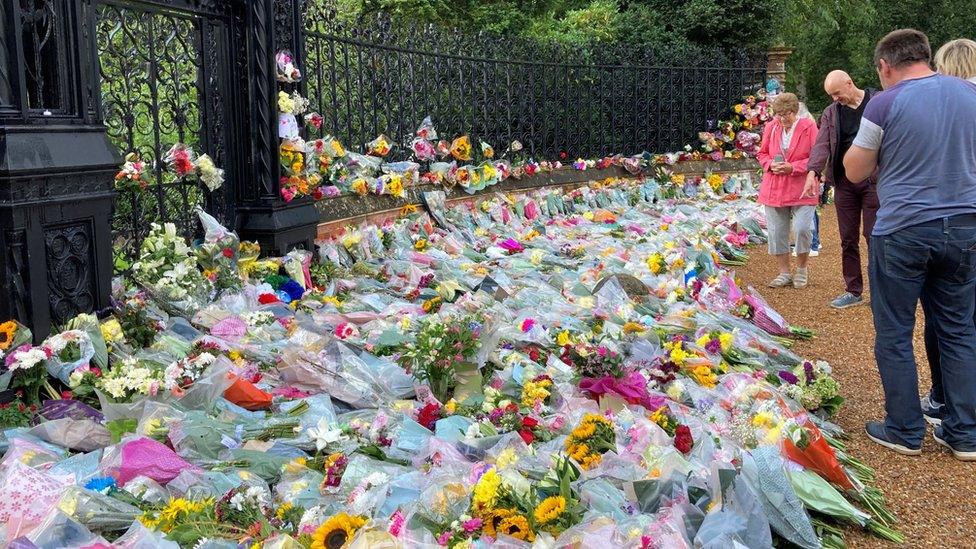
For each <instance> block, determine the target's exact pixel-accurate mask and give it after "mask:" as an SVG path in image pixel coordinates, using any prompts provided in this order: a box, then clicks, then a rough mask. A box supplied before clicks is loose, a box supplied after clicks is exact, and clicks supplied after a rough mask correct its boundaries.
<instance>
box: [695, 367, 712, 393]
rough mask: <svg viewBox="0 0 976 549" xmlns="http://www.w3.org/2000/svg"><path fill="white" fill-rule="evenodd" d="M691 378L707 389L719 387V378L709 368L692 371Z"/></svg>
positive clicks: (698, 368)
mask: <svg viewBox="0 0 976 549" xmlns="http://www.w3.org/2000/svg"><path fill="white" fill-rule="evenodd" d="M691 377H692V379H694V380H695V381H697V382H698V384H699V385H701V386H702V387H705V388H707V389H712V388H714V387H715V386H716V385H718V376H716V375H715V372H713V371H712V369H711V368H709V367H708V366H705V365H702V366H696V367H695V369H694V370H692V371H691Z"/></svg>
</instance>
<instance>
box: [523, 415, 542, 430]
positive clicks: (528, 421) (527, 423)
mask: <svg viewBox="0 0 976 549" xmlns="http://www.w3.org/2000/svg"><path fill="white" fill-rule="evenodd" d="M538 424H539V420H537V419H535V418H532V417H525V418H522V427H528V428H530V429H531V428H532V427H535V426H536V425H538Z"/></svg>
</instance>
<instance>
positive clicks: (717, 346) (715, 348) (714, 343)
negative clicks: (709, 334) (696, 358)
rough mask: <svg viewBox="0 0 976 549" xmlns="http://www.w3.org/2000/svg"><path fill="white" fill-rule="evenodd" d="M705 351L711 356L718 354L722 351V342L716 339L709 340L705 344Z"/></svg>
mask: <svg viewBox="0 0 976 549" xmlns="http://www.w3.org/2000/svg"><path fill="white" fill-rule="evenodd" d="M705 350H706V351H708V352H709V353H711V354H713V355H714V354H718V353H720V352H721V351H722V342H721V341H719V340H717V339H710V340H708V343H706V344H705Z"/></svg>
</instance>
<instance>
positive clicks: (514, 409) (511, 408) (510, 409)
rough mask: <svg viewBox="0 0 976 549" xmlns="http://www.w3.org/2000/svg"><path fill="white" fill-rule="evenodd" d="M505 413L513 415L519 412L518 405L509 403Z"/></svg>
mask: <svg viewBox="0 0 976 549" xmlns="http://www.w3.org/2000/svg"><path fill="white" fill-rule="evenodd" d="M505 411H506V412H512V413H515V412H518V404H515V403H514V402H509V403H508V406H506V407H505Z"/></svg>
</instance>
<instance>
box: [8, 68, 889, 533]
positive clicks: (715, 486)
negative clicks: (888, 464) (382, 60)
mask: <svg viewBox="0 0 976 549" xmlns="http://www.w3.org/2000/svg"><path fill="white" fill-rule="evenodd" d="M279 61H280V67H279V74H278V76H279V79H280V80H281V82H282V86H287V85H289V84H291V83H292V82H291V81H292V80H296V79H297V78H299V76H300V71H299V70H298V69H297V68H296V67H295V66H294V65H293V63H291V61H290V58H289V57H288V56H282V57H281V58H280V59H279ZM282 92H283V93H282V95H281V96H280V99H281V101H280V107H281V110H282V114H286V115H289V116H286V117H283V119H282V127H281V133H282V135H283V137H282V142H281V144H282V148H281V156H282V164H283V165H282V170H283V173H288V174H289V175H288V177H289V178H291V177H295V178H296V179H294V180H290V181H288V182H284V183H283V184H282V189H283V191H284V190H285V189H293V190H294V196H292V198H295V197H297V196H300V195H304V194H309V195H311V196H313V197H314V195H315V194H316V190H317V189H319V190H321V192H322V194H323V196H326V195H329V194H332V195H334V194H335V193H336V192H344V191H346V190H349V191H351V192H359V193H361V194H366V195H368V194H377V193H378V191H379V193H380V194H393V195H399V194H400V193H408V192H409V187H410V186H411V185H413V184H416V183H417V182H418V181H424V180H430V181H437V182H439V183H443V184H446V185H459V186H464V187H465V188H469V189H473V188H482V186H483V185H486V184H489V183H488V182H491V181H498V180H500V178H502V177H504V176H506V175H505V174H509V175H507V176H512V175H513V174H516V173H523V174H528V173H530V172H531V171H533V170H539V169H544V168H543V165H542V163H539V164H534V163H532V162H531V160H525V159H523V162H524V163H523V164H521V165H519V164H515V163H510V162H511V161H510V160H508V158H509V155H513V156H512V157H511V158H515V157H517V156H518V155H519V154H521V153H520V151H521V150H522V148H521V146H520V145H518V144H516V143H513V144H512V145H511V146H510V147H508V149H507V150H506V151H496V150H494V149H493V148H492V147H491V145H490V144H487V143H482V142H480V141H479V140H477V139H472V138H471V136H463V135H461V136H448V137H444V136H441V135H438V132H437V131H436V130H435V128H434V126H433V124H432V123H431V122H430V121H429V120H428V121H424V122H423V123H422V124H421V126H420V127H419V128H418V129H417V131H416V132H415V134H414V135H412V136H411V137H410V139H409V140H407V141H406V143H399V142H397V141H396V140H395V139H393V138H390V137H387V136H379V137H377V139H376V140H374V141H373V142H371V143H370V144H368V146H367V147H365V148H364V149H363V150H367V152H369V153H370V154H359V153H355V152H349V151H347V150H346V149H345V148H344V147H343V146H342V145H341V144H339V142H338V141H336V140H334V139H331V138H329V139H322V140H316V141H314V142H311V143H304V142H302V141H300V137H296V134H295V129H296V125H297V123H298V120H299V116H301V117H302V118H301V119H302V120H304V121H305V122H306V123H307V124H312V125H314V124H316V122H315V120H316V117H314V116H312V117H309V116H304V115H306V114H313V113H308V112H307V106H306V105H305V103H304V100H303V99H302V98H300V97H299V96H296V95H295V94H294V93H291V92H290V91H287V90H284V89H283V90H282ZM753 107H755V108H756V109H758V103H757V104H756V105H755V106H750V107H749V108H750V109H752V108H753ZM751 113H752V111H751V110H745V111H743V114H744V115H745V117H744V118H743V120H744V121H743V122H742V124H743V127H745V126H744V124H745V122H746V121H747V122H749V128H748V129H752V128H753V125H754V122H753V121H752V117H753V115H752V114H751ZM756 116H759V117H760V119H761V115H756ZM299 135H300V132H299ZM364 145H365V144H364ZM404 146H406V147H409V149H410V151H411V154H413V155H414V161H411V162H406V163H388V162H386V161H385V160H384V158H389V157H390V155H392V154H394V151H395V150H396V149H397V148H398V147H404ZM169 156H170V158H169V159H168V160H167V162H170V163H171V165H172V166H171V167H170V168H168V169H172V170H173V171H174V173H186V174H190V173H191V172H192V171H193V170H194V169H197V170H198V169H199V168H195V167H194V166H195V163H198V160H199V157H195V155H194V154H192V153H191V151H189V150H188V149H186V148H176V149H174V150H173V151H172V154H171V155H169ZM690 156H694V155H690ZM699 156H700V154H699ZM682 157H689V155H688V154H685V153H682V154H679V155H666V156H664V157H663V159H661V160H660V161H661V163H662V164H661V165H657V164H655V163H656V162H657V161H658V160H655V157H653V156H650V155H649V156H648V158H646V159H644V160H642V161H643V162H646V163H647V164H648V165H654V166H655V173H654V174H653V175H649V176H648V177H644V178H640V179H635V178H621V179H616V178H611V179H606V180H600V181H592V182H591V183H589V184H588V185H585V186H582V187H580V188H577V189H573V190H569V191H567V190H564V189H562V188H543V189H536V190H533V191H529V192H525V193H522V194H519V195H501V194H499V195H496V196H492V197H488V198H481V199H478V200H475V201H472V202H471V203H468V204H464V205H459V206H457V207H452V208H450V209H447V208H444V207H442V206H438V205H436V204H433V205H431V212H430V213H426V212H420V211H417V210H416V209H412V208H405V209H403V210H401V211H400V212H399V215H397V216H395V217H392V218H391V219H389V220H388V221H385V222H383V223H381V224H372V223H363V224H361V225H359V226H354V227H353V226H350V227H347V228H346V229H345V230H344V231H343V232H342V233H341V234H338V235H336V236H335V237H332V238H329V239H326V240H323V241H321V242H319V243H318V247H317V249H316V250H308V251H306V250H295V251H292V252H290V253H288V254H287V255H285V256H281V257H262V256H261V249H260V246H258V245H257V244H255V243H252V242H241V241H240V239H239V238H238V237H237V235H236V234H234V233H233V231H230V230H228V229H227V228H225V227H222V226H221V225H220V224H219V223H217V221H216V220H214V219H213V218H212V217H210V216H208V215H207V214H206V213H204V212H203V211H198V212H197V215H198V216H199V218H200V221H201V225H202V226H203V228H204V230H203V237H202V238H201V239H199V240H197V241H195V242H194V243H193V244H192V245H191V244H189V243H188V240H187V239H186V238H184V236H183V235H180V234H178V233H177V232H176V229H175V228H174V227H173V226H170V225H166V224H163V225H158V226H153V227H152V228H151V231H150V234H149V236H148V237H147V238H146V239H145V240H144V242H143V244H142V247H141V250H140V255H139V260H138V262H137V263H136V264H134V265H133V270H132V276H131V277H130V278H129V279H126V280H119V281H117V282H116V284H115V285H114V289H113V298H114V299H113V305H112V308H111V310H109V311H105V314H102V315H100V317H96V316H94V315H80V316H79V317H77V318H75V319H72V320H71V321H69V322H68V323H67V325H66V326H64V329H63V330H61V331H60V332H58V333H54V334H51V335H50V336H49V337H47V338H45V339H43V340H41V341H36V342H34V343H37V344H36V345H34V343H32V342H33V341H34V338H33V337H32V334H30V331H29V330H28V329H27V327H25V326H23V325H21V324H18V323H16V322H13V321H8V322H4V323H2V324H0V360H2V364H3V371H2V372H0V382H2V383H4V385H3V387H4V389H5V391H3V392H2V393H0V395H3V403H2V404H0V425H2V427H3V428H4V434H5V437H4V440H5V447H4V455H3V464H2V467H0V469H3V470H4V471H5V472H6V474H5V475H3V476H2V478H0V520H2V521H3V523H4V524H5V525H7V529H6V530H5V532H4V535H5V536H6V538H5V539H4V541H5V542H7V543H8V544H9V545H11V546H14V547H30V546H31V544H35V542H37V543H36V544H47V543H48V542H47V541H45V540H52V539H57V540H58V541H56V542H52V543H54V544H56V545H59V546H60V545H67V546H70V547H112V546H115V547H133V546H139V547H143V546H145V547H149V546H152V547H174V546H179V547H247V548H249V549H250V548H266V549H272V548H283V547H288V548H296V547H301V548H316V549H319V548H330V549H335V548H365V547H389V548H396V547H450V548H482V547H491V546H504V547H525V548H528V547H567V546H581V547H599V546H613V547H628V548H638V547H639V548H642V549H643V548H649V547H692V546H693V543H694V544H695V545H698V544H701V545H709V546H713V545H714V546H719V545H722V544H728V543H729V542H728V540H730V539H735V540H737V541H738V542H739V543H740V544H741V545H743V546H749V547H753V546H756V547H772V546H800V547H824V546H825V547H842V546H843V539H842V537H841V536H842V533H843V529H842V527H843V526H844V525H848V524H849V525H853V526H855V527H859V528H863V529H865V530H866V531H868V532H870V533H871V534H873V535H876V536H878V537H881V538H884V539H888V540H892V541H896V542H900V541H904V539H903V536H902V535H901V534H899V533H898V532H897V531H896V530H895V528H896V525H897V518H896V517H894V516H893V515H892V514H891V513H890V512H889V511H888V510H887V507H886V505H885V501H884V497H883V495H882V494H881V492H880V491H878V490H877V489H876V488H875V487H874V485H873V484H874V477H873V474H874V473H873V471H872V470H871V469H870V468H869V467H867V466H866V465H864V464H863V463H861V462H859V461H858V460H857V459H856V458H855V457H854V456H852V455H851V454H850V453H849V451H848V449H847V448H846V447H845V446H844V443H843V437H844V433H843V431H842V430H841V429H840V428H839V427H837V426H836V425H835V424H834V423H832V422H831V421H830V419H831V417H832V415H833V414H834V413H835V412H836V410H837V409H838V408H839V407H840V406H841V405H842V403H843V398H842V388H841V387H840V386H839V385H838V383H837V382H836V380H835V379H834V378H833V377H832V375H831V369H830V365H828V364H826V363H824V362H821V361H817V360H807V359H805V358H804V357H801V356H799V355H798V354H797V353H796V352H795V349H794V348H793V344H794V342H795V341H796V340H797V339H801V338H804V337H809V336H810V335H811V334H810V332H809V331H808V330H803V329H802V328H799V327H796V326H791V325H790V324H789V322H787V321H786V320H785V319H784V318H782V316H780V315H779V314H778V313H776V311H775V310H773V309H772V308H771V307H770V306H769V305H768V304H767V303H766V302H765V301H764V300H763V299H762V297H761V296H760V295H759V294H758V292H756V291H755V290H753V289H752V288H744V287H742V286H741V284H740V283H738V282H737V281H736V278H735V275H734V272H732V271H730V270H729V269H730V268H731V267H733V266H735V265H740V264H742V262H744V261H746V260H747V259H748V246H749V245H750V244H753V243H761V242H763V241H764V239H765V233H764V231H763V230H762V223H763V220H762V217H761V213H760V211H759V209H758V208H757V207H756V205H755V203H754V202H753V201H752V200H751V195H752V194H753V193H754V190H753V189H752V188H751V186H750V185H749V184H748V178H740V177H738V176H735V175H719V174H703V175H702V176H701V177H692V176H687V177H685V176H681V177H678V176H677V175H675V174H672V173H669V172H668V171H667V170H666V169H661V170H657V168H659V167H662V166H666V165H667V163H668V162H672V161H678V160H679V158H682ZM569 158H571V157H569V155H568V154H567V155H566V159H567V161H568V159H569ZM617 161H619V162H620V163H622V164H623V163H626V162H628V161H627V159H618V160H611V161H610V163H613V162H617ZM129 162H131V163H132V165H131V166H130V167H129V168H128V169H127V170H124V171H126V175H124V176H123V179H126V180H130V181H136V182H137V181H138V178H135V174H137V173H138V172H139V171H140V170H141V169H143V167H140V166H138V165H137V164H136V162H138V160H137V159H134V158H132V159H130V160H129ZM639 164H640V163H637V164H634V166H636V167H637V168H638V170H640V169H642V168H641V166H640V165H639ZM604 165H608V164H606V163H605V162H602V161H600V162H594V163H592V164H591V163H590V161H586V160H582V161H577V169H587V170H589V169H592V168H595V167H598V166H604ZM420 166H424V167H425V169H421V168H420ZM533 173H534V172H533ZM430 174H434V175H430ZM130 175H131V176H132V177H130ZM313 176H314V177H313ZM136 184H137V183H136ZM303 185H307V187H306V186H303ZM332 188H334V189H336V190H335V191H332V190H328V189H332ZM285 198H287V197H285ZM435 218H437V220H436V221H435ZM624 273H626V274H627V275H628V276H626V277H625V276H623V274H624ZM25 493H30V494H36V497H33V500H32V501H31V504H30V505H25V504H24V503H23V501H22V499H23V498H22V494H25ZM69 534H70V535H69ZM692 540H694V542H692Z"/></svg>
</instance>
